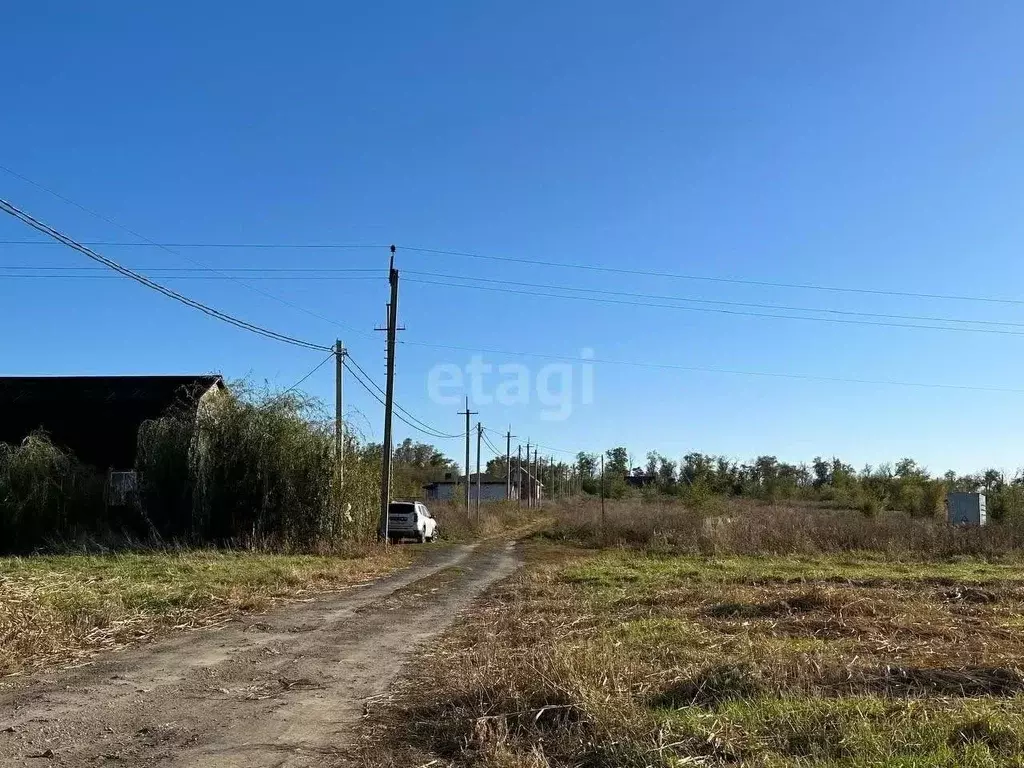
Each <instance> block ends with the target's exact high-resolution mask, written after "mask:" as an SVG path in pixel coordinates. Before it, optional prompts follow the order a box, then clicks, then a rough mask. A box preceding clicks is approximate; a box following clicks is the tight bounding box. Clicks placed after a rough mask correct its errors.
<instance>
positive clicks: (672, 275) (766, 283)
mask: <svg viewBox="0 0 1024 768" xmlns="http://www.w3.org/2000/svg"><path fill="white" fill-rule="evenodd" d="M402 250H403V251H412V252H414V253H429V254H436V255H443V256H461V257H465V258H470V259H486V260H488V261H501V262H509V263H512V264H530V265H532V266H537V267H554V268H558V269H580V270H586V271H590V272H607V273H611V274H618V275H637V276H641V277H659V278H668V279H672V280H698V281H703V282H709V283H731V284H736V285H756V286H760V287H763V288H792V289H798V290H806V291H830V292H833V293H860V294H869V295H874V296H898V297H902V298H912V299H943V300H947V301H982V302H991V303H995V304H1018V305H1021V304H1024V299H1003V298H997V297H994V296H965V295H957V294H943V293H915V292H912V291H890V290H883V289H880V288H850V287H844V286H836V285H818V284H815V283H782V282H774V281H770V280H752V279H748V278H738V277H710V276H707V275H690V274H684V273H681V272H658V271H654V270H645V269H626V268H623V267H606V266H601V265H598V264H577V263H571V262H559V261H543V260H540V259H524V258H517V257H512V256H491V255H487V254H481V253H468V252H466V251H447V250H442V249H439V248H414V247H412V246H402Z"/></svg>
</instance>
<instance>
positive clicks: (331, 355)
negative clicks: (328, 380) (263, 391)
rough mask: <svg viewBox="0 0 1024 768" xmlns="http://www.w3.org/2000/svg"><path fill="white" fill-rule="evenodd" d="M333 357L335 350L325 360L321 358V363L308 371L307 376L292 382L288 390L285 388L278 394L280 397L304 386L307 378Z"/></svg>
mask: <svg viewBox="0 0 1024 768" xmlns="http://www.w3.org/2000/svg"><path fill="white" fill-rule="evenodd" d="M333 359H334V352H331V353H330V354H329V355H328V356H327V357H325V358H324V359H323V360H321V361H320V362H319V363H318V364H317V366H316V367H315V368H313V370H311V371H310V372H309V373H307V374H306V375H305V376H303V377H302V378H301V379H299V380H298V381H296V382H295V383H294V384H292V385H291V386H290V387H288V389H286V390H285V391H284V392H282V393H281V394H280V395H278V397H282V396H284V395H287V394H288V393H289V392H292V391H293V390H295V389H297V388H299V387H301V386H302V385H303V384H305V383H306V380H307V379H308V378H309V377H310V376H312V375H313V374H314V373H316V372H317V371H319V370H320V369H321V368H323V367H324V366H325V365H326V364H327V361H328V360H333Z"/></svg>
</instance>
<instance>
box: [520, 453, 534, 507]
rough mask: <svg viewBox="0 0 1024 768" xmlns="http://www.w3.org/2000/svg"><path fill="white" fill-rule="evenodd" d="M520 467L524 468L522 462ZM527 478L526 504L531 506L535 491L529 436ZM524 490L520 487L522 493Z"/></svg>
mask: <svg viewBox="0 0 1024 768" xmlns="http://www.w3.org/2000/svg"><path fill="white" fill-rule="evenodd" d="M519 467H520V469H522V464H520V465H519ZM526 478H527V479H526V493H527V496H526V506H527V507H528V508H529V507H532V506H533V491H532V490H531V488H532V487H533V475H532V474H531V473H530V440H529V438H527V440H526ZM521 484H522V480H520V485H521ZM522 490H523V489H522V488H520V489H519V492H520V493H522Z"/></svg>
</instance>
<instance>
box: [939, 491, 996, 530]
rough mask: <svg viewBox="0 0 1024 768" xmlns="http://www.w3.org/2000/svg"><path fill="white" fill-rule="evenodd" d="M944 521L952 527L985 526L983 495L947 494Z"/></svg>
mask: <svg viewBox="0 0 1024 768" xmlns="http://www.w3.org/2000/svg"><path fill="white" fill-rule="evenodd" d="M946 519H947V520H948V521H949V522H950V523H952V524H953V525H985V522H986V514H985V494H984V493H949V494H947V495H946Z"/></svg>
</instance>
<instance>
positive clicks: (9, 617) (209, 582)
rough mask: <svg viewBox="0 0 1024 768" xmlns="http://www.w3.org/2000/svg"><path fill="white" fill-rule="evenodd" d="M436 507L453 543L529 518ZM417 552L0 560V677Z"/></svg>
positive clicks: (264, 603)
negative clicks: (474, 514)
mask: <svg viewBox="0 0 1024 768" xmlns="http://www.w3.org/2000/svg"><path fill="white" fill-rule="evenodd" d="M432 510H433V513H434V515H435V517H437V519H438V523H439V525H440V530H441V539H442V541H443V542H447V543H464V542H469V541H473V540H475V539H479V538H481V537H487V536H491V535H496V534H498V533H501V532H503V531H507V530H509V529H512V528H517V527H520V526H523V525H529V524H530V521H531V520H532V518H530V517H529V516H528V515H524V514H522V513H521V512H520V511H519V510H518V509H516V508H515V506H514V505H507V506H506V505H490V506H489V508H488V509H486V510H485V511H484V514H483V515H482V517H481V519H480V520H477V519H476V518H475V517H472V518H471V519H469V520H467V519H466V516H465V513H464V511H463V510H462V508H461V507H460V506H459V505H454V504H447V505H446V504H438V505H432ZM431 546H439V545H431ZM419 551H422V550H421V548H419V547H410V546H406V545H402V546H392V547H388V548H386V549H385V548H383V547H377V546H372V545H350V546H347V547H343V548H341V549H340V550H338V551H336V552H335V553H333V554H328V555H290V554H279V553H267V552H251V551H244V550H243V551H229V550H188V549H182V550H178V551H173V550H172V551H167V552H159V551H142V552H124V553H121V554H106V555H88V554H84V555H83V554H68V555H32V556H27V557H0V677H4V676H9V675H14V674H18V673H21V672H24V671H25V670H27V669H30V668H35V667H40V666H49V665H55V664H68V663H73V662H75V661H76V660H78V659H81V658H83V657H85V656H89V655H91V654H94V653H96V652H98V651H101V650H104V649H110V648H117V647H123V646H126V645H130V644H132V643H137V642H140V641H144V640H146V639H148V638H149V637H151V636H153V635H155V634H157V633H159V632H162V631H166V630H168V629H187V628H192V627H200V626H209V625H212V624H216V623H218V622H222V621H227V620H230V619H232V618H234V617H237V616H238V615H240V614H242V613H248V612H259V611H263V610H266V609H267V608H268V607H269V606H270V605H271V603H272V602H273V601H275V600H282V599H300V598H303V597H307V596H310V595H314V594H317V593H323V592H328V591H332V590H338V589H343V588H345V587H348V586H351V585H353V584H357V583H360V582H364V581H369V580H371V579H374V578H377V577H379V576H381V575H383V574H385V573H388V572H390V571H394V570H396V569H398V568H401V567H403V566H405V565H408V564H410V563H411V562H413V560H414V559H415V558H416V557H417V553H418V552H419Z"/></svg>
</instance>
